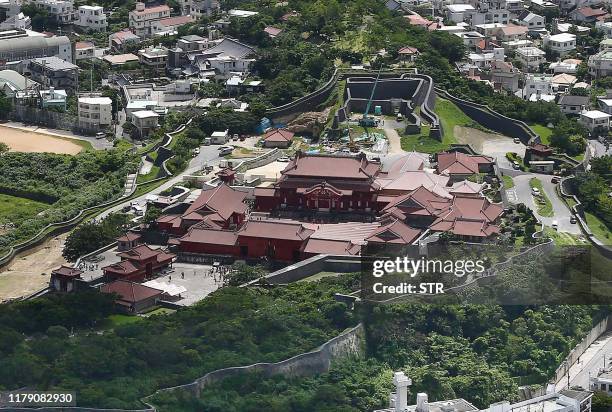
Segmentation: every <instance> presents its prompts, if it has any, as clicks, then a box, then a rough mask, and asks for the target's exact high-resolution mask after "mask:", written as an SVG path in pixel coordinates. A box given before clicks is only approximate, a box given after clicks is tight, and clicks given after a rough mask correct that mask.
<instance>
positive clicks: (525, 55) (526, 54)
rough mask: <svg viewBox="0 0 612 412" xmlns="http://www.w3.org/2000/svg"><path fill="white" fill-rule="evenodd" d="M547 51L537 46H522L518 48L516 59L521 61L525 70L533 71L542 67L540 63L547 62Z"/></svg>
mask: <svg viewBox="0 0 612 412" xmlns="http://www.w3.org/2000/svg"><path fill="white" fill-rule="evenodd" d="M545 56H546V53H544V51H543V50H540V49H538V48H537V47H521V48H518V49H516V59H517V60H518V61H520V62H521V65H522V68H523V70H524V71H532V70H537V69H539V68H540V64H542V63H545V62H546V57H545Z"/></svg>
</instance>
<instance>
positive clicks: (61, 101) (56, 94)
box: [38, 87, 68, 111]
mask: <svg viewBox="0 0 612 412" xmlns="http://www.w3.org/2000/svg"><path fill="white" fill-rule="evenodd" d="M38 95H39V96H40V105H41V107H42V108H43V109H47V108H52V107H53V108H57V109H60V110H61V111H66V100H67V98H68V94H67V93H66V90H56V89H54V88H53V87H50V88H49V89H46V90H38Z"/></svg>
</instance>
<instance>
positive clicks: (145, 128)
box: [132, 110, 159, 139]
mask: <svg viewBox="0 0 612 412" xmlns="http://www.w3.org/2000/svg"><path fill="white" fill-rule="evenodd" d="M158 121H159V115H158V114H157V113H155V112H154V111H152V110H139V111H136V112H132V124H133V125H134V127H136V130H138V136H140V138H141V139H142V138H144V137H147V136H148V135H149V134H151V132H153V131H154V130H155V129H157V128H158V127H159V123H158Z"/></svg>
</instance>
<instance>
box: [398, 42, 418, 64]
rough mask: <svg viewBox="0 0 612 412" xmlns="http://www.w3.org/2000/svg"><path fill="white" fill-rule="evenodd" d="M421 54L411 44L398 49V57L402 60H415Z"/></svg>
mask: <svg viewBox="0 0 612 412" xmlns="http://www.w3.org/2000/svg"><path fill="white" fill-rule="evenodd" d="M419 54H420V53H419V50H418V49H417V48H416V47H410V46H404V47H402V48H401V49H399V50H398V51H397V57H398V59H399V60H400V61H402V62H414V61H415V60H416V58H417V57H418V56H419Z"/></svg>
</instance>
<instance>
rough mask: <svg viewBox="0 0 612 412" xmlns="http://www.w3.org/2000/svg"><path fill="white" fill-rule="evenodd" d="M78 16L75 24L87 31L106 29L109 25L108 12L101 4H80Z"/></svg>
mask: <svg viewBox="0 0 612 412" xmlns="http://www.w3.org/2000/svg"><path fill="white" fill-rule="evenodd" d="M77 18H78V20H77V21H75V22H74V24H75V25H77V26H79V27H80V28H81V29H83V30H85V31H106V27H107V26H108V22H107V21H106V14H104V9H103V8H102V7H100V6H79V9H78V12H77Z"/></svg>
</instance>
